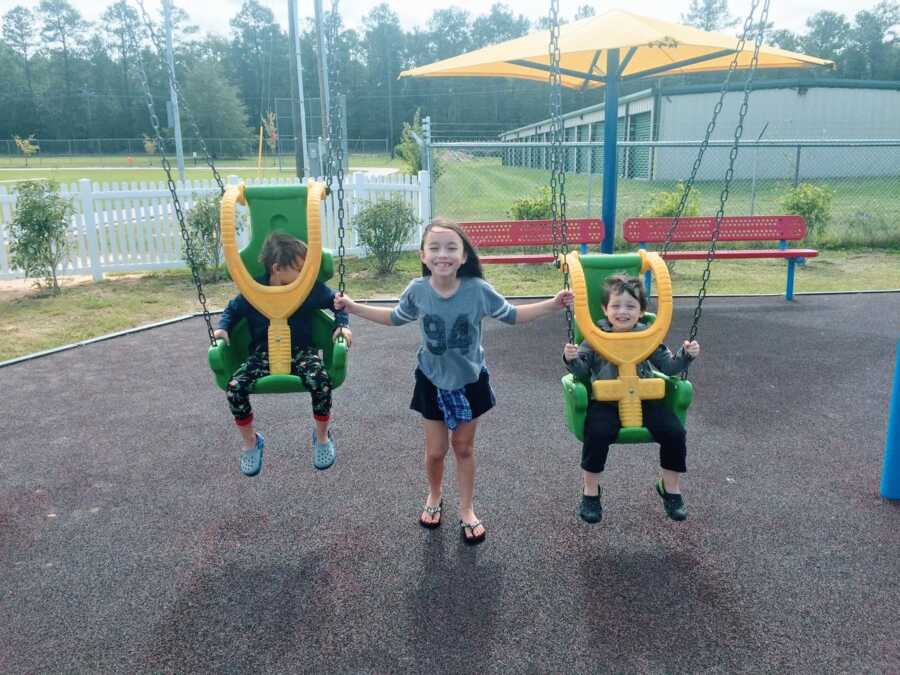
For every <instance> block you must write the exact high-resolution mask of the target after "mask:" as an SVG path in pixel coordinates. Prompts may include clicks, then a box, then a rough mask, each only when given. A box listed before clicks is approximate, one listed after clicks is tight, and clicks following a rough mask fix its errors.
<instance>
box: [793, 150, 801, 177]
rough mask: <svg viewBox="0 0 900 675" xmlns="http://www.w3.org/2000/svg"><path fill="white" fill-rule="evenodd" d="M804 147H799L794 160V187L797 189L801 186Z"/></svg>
mask: <svg viewBox="0 0 900 675" xmlns="http://www.w3.org/2000/svg"><path fill="white" fill-rule="evenodd" d="M801 147H802V146H799V145H798V146H797V156H796V158H795V159H794V187H797V186H798V185H799V184H800V148H801Z"/></svg>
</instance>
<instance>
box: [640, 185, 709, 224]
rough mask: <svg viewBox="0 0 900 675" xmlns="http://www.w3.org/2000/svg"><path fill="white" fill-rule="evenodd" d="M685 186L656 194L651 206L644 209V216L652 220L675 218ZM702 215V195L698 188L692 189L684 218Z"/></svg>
mask: <svg viewBox="0 0 900 675" xmlns="http://www.w3.org/2000/svg"><path fill="white" fill-rule="evenodd" d="M685 187H686V186H685V184H684V183H678V184H677V185H676V186H675V189H674V190H672V191H671V192H665V191H662V192H654V193H653V195H652V197H651V200H650V205H649V206H648V207H647V208H646V209H644V211H643V213H641V215H642V216H647V217H650V218H667V217H668V218H674V217H675V216H676V215H677V214H678V206H679V204H681V196H682V195H683V194H684V191H685ZM699 214H700V193H699V192H698V191H697V188H692V189H691V192H690V194H688V197H687V202H686V203H685V205H684V211H683V212H682V214H681V215H683V216H697V215H699Z"/></svg>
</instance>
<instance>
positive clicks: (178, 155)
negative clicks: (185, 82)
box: [162, 0, 184, 182]
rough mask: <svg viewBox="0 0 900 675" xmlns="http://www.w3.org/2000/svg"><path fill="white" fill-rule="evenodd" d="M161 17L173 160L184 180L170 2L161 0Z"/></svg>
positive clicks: (180, 176)
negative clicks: (164, 34)
mask: <svg viewBox="0 0 900 675" xmlns="http://www.w3.org/2000/svg"><path fill="white" fill-rule="evenodd" d="M162 6H163V17H164V19H165V24H166V60H167V61H168V62H169V99H170V100H171V103H172V128H173V129H174V131H175V160H176V163H177V164H178V177H179V178H180V179H181V181H182V182H184V146H183V145H182V144H181V115H180V114H179V113H178V93H177V92H176V91H175V81H174V80H173V79H172V78H173V76H174V75H173V74H174V73H175V55H174V54H173V53H172V2H171V0H163V3H162Z"/></svg>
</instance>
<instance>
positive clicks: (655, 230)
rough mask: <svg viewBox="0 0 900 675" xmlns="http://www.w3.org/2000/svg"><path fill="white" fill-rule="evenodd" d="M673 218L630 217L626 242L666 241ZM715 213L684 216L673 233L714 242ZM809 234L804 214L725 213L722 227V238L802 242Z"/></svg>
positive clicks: (679, 237) (681, 239) (678, 238)
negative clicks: (751, 214)
mask: <svg viewBox="0 0 900 675" xmlns="http://www.w3.org/2000/svg"><path fill="white" fill-rule="evenodd" d="M672 221H673V219H672V218H629V219H628V220H626V221H625V222H624V223H623V224H622V237H623V238H624V239H625V241H627V242H630V243H633V244H637V243H639V242H645V243H649V244H655V243H660V242H664V241H666V238H667V237H668V235H669V230H670V229H671V228H672ZM715 224H716V219H715V217H714V216H690V217H685V218H681V219H680V220H679V221H678V227H677V228H676V230H675V232H674V233H673V235H672V241H674V242H689V241H698V242H699V241H711V240H712V237H713V232H714V231H715ZM805 236H806V221H805V220H804V219H803V217H802V216H797V215H785V216H725V217H724V218H722V224H721V228H720V229H719V241H781V240H787V241H800V240H801V239H803V237H805Z"/></svg>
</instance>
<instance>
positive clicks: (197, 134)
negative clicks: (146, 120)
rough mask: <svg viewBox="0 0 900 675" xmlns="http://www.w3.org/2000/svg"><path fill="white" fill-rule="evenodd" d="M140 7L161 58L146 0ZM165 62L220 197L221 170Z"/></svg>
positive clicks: (171, 66)
mask: <svg viewBox="0 0 900 675" xmlns="http://www.w3.org/2000/svg"><path fill="white" fill-rule="evenodd" d="M137 3H138V6H139V7H140V8H141V14H142V15H143V18H144V23H145V24H146V27H147V32H148V33H149V35H150V40H151V41H152V42H153V46H154V47H155V48H156V53H157V54H159V55H160V56H161V57H162V55H163V54H164V53H165V51H164V50H163V47H162V42H161V41H160V39H159V36H157V34H156V31H154V30H153V20H152V19H151V18H150V15H149V14H147V10H146V8H145V7H144V0H137ZM138 58H140V56H139V57H138ZM162 58H163V61H164V62H165V64H166V68H167V70H168V73H169V81H170V82H171V83H172V88H173V89H174V90H175V96H176V98H177V99H178V102H179V106H180V108H181V109H182V110H184V114H185V116H186V117H187V119H188V122H189V123H190V125H191V130H192V131H193V132H194V137H195V138H196V139H197V142H198V143H199V144H200V149H201V150H202V151H203V157H204V159H205V160H206V165H207V166H208V167H209V169H210V171H212V174H213V177H214V178H215V180H216V184H217V185H218V186H219V196H222V195H224V194H225V183H224V181H223V180H222V176H220V175H219V170H218V169H217V168H216V165H215V162H213V159H212V156H211V155H210V153H209V149H208V148H207V147H206V141H205V140H204V139H203V135H202V134H201V133H200V127H199V125H198V124H197V119H196V118H195V117H194V113H193V112H191V108H190V106H189V105H188V102H187V99H186V98H185V97H184V95H183V94H182V93H181V85H179V84H178V78H177V77H176V76H175V66H174V64H171V63H169V59H167V58H165V57H162Z"/></svg>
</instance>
